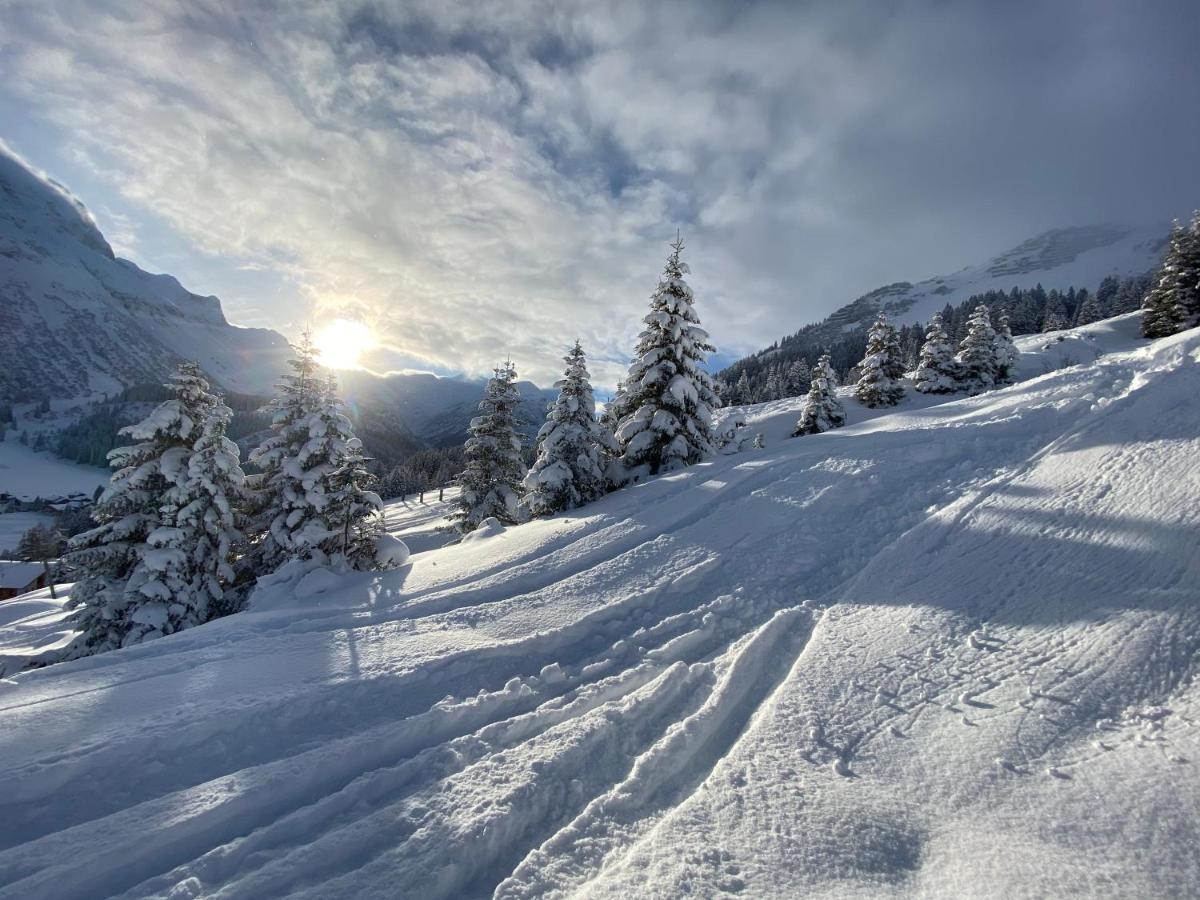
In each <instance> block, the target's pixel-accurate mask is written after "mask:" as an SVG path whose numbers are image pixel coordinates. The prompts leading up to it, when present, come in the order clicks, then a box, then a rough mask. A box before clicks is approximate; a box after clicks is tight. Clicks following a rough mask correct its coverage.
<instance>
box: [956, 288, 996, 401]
mask: <svg viewBox="0 0 1200 900" xmlns="http://www.w3.org/2000/svg"><path fill="white" fill-rule="evenodd" d="M955 359H956V361H957V362H958V365H959V369H960V376H959V377H960V379H961V382H962V385H963V386H964V387H965V388H966V389H967V390H968V391H969V392H970V393H972V394H977V393H979V392H980V391H984V390H987V389H988V388H990V387H992V386H993V385H994V384H995V383H996V330H995V329H994V328H992V321H991V314H990V313H989V311H988V308H987V304H984V303H980V304H979V305H978V306H976V307H975V311H974V312H973V313H971V317H970V318H969V319H968V320H967V336H966V337H964V338H963V340H962V343H961V344H960V345H959V348H958V355H957V356H956V357H955Z"/></svg>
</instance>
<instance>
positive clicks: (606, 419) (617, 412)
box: [600, 378, 627, 437]
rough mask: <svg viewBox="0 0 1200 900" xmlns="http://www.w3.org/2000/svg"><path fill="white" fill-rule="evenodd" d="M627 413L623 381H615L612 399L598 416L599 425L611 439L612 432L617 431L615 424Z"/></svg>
mask: <svg viewBox="0 0 1200 900" xmlns="http://www.w3.org/2000/svg"><path fill="white" fill-rule="evenodd" d="M626 412H627V410H626V408H625V379H623V378H622V379H620V380H618V381H617V388H616V390H615V391H613V395H612V399H611V400H609V401H608V403H606V404H605V405H604V412H602V413H601V414H600V424H601V425H602V426H604V429H605V430H606V431H607V432H608V434H609V436H610V437H611V436H612V434H613V432H615V431H616V430H617V423H619V422H620V421H621V418H622V417H623V416H624V415H625V413H626Z"/></svg>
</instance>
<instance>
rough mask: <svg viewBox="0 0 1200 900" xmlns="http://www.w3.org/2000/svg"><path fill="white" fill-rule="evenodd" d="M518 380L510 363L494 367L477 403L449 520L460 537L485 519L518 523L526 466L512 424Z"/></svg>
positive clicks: (516, 401) (515, 430) (518, 396)
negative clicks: (465, 461) (459, 490)
mask: <svg viewBox="0 0 1200 900" xmlns="http://www.w3.org/2000/svg"><path fill="white" fill-rule="evenodd" d="M516 378H517V370H516V368H515V367H514V366H513V364H512V363H511V362H505V363H504V365H502V366H500V367H499V368H497V369H495V375H494V376H493V377H492V378H491V379H490V380H489V381H488V384H487V388H486V389H485V391H484V395H483V399H482V400H481V401H480V402H479V411H480V413H482V415H478V416H476V417H475V418H473V419H472V420H471V425H470V427H469V428H468V432H469V434H470V437H468V438H467V442H466V445H465V447H464V449H465V452H466V457H467V465H466V469H465V470H464V471H463V472H461V473H460V474H459V476H458V483H459V484H460V485H461V486H462V492H461V494H460V495H459V500H458V509H457V510H456V511H455V512H454V513H452V514H451V516H450V518H451V520H452V521H453V522H454V527H455V528H456V529H457V530H458V531H459V532H461V533H462V534H466V533H467V532H469V531H474V530H475V529H476V528H477V527H478V526H479V523H480V522H482V521H483V520H484V519H487V518H495V519H498V520H499V521H501V522H503V523H505V524H507V525H513V524H516V523H517V522H518V521H520V501H521V493H522V489H523V488H522V480H523V479H524V478H525V463H524V462H523V461H522V459H521V438H520V436H518V434H517V429H516V421H515V415H516V409H517V404H518V403H519V402H520V399H521V395H520V392H519V391H518V390H517V384H516Z"/></svg>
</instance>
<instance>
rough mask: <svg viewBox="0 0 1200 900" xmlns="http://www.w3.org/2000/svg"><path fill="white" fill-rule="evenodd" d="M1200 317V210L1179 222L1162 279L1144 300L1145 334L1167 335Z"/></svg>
mask: <svg viewBox="0 0 1200 900" xmlns="http://www.w3.org/2000/svg"><path fill="white" fill-rule="evenodd" d="M1198 321H1200V212H1197V213H1196V214H1195V216H1194V217H1193V218H1192V222H1191V225H1190V226H1189V227H1187V228H1185V227H1183V226H1182V225H1180V224H1179V223H1178V222H1176V223H1175V227H1174V228H1173V229H1172V230H1171V243H1170V245H1169V247H1168V248H1167V254H1166V256H1165V257H1164V258H1163V263H1162V267H1161V268H1160V269H1159V270H1158V279H1157V281H1156V282H1155V284H1154V287H1152V288H1151V289H1150V292H1149V293H1148V294H1146V298H1145V300H1143V301H1142V334H1143V335H1144V336H1145V337H1148V338H1158V337H1166V336H1167V335H1171V334H1176V333H1178V332H1180V331H1183V330H1184V329H1186V328H1191V327H1192V326H1194V325H1196V324H1197V322H1198Z"/></svg>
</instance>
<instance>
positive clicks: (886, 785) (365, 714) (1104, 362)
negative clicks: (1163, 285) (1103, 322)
mask: <svg viewBox="0 0 1200 900" xmlns="http://www.w3.org/2000/svg"><path fill="white" fill-rule="evenodd" d="M1113 323H1115V324H1113ZM1120 323H1121V320H1112V323H1110V324H1109V325H1108V328H1109V331H1108V332H1105V334H1107V335H1108V336H1107V337H1103V338H1102V337H1100V336H1098V335H1099V334H1100V332H1095V331H1093V333H1094V334H1095V335H1097V336H1094V337H1093V338H1092V340H1094V341H1097V342H1099V341H1101V340H1104V341H1108V343H1107V344H1106V345H1105V349H1106V351H1107V352H1108V353H1109V355H1107V356H1104V357H1102V358H1101V359H1099V360H1098V361H1092V362H1087V363H1086V364H1081V365H1074V366H1071V367H1069V368H1064V369H1061V370H1058V371H1055V370H1053V368H1052V367H1048V368H1051V371H1049V373H1048V374H1045V375H1040V374H1039V375H1037V377H1034V378H1032V379H1031V380H1029V381H1027V382H1025V383H1022V384H1018V385H1015V386H1013V387H1010V388H1007V389H1004V390H1001V391H996V392H991V393H987V394H983V395H980V396H978V397H974V398H961V399H957V400H953V401H952V402H949V403H943V404H940V405H934V404H935V403H936V402H937V401H930V398H924V397H913V395H911V394H910V399H909V400H908V401H906V402H905V404H904V405H902V406H901V407H899V408H897V409H896V410H894V411H891V412H890V413H889V414H887V415H880V414H879V411H874V412H869V413H868V412H865V411H862V410H861V408H860V407H857V405H856V404H854V403H852V402H850V403H847V404H846V405H847V410H848V412H851V414H852V418H851V421H850V424H849V425H848V426H847V427H846V428H844V429H839V430H837V431H833V432H828V433H826V434H822V435H817V436H811V437H805V438H799V439H795V440H784V439H782V434H785V433H787V431H789V430H790V428H791V426H792V425H794V422H795V417H796V413H797V409H796V406H795V403H793V402H792V401H779V402H778V403H775V404H764V405H763V406H762V407H750V408H748V409H747V410H745V411H744V412H745V413H746V417H747V419H748V420H750V422H751V423H752V424H751V428H752V429H753V430H755V431H763V432H764V434H766V436H767V446H766V448H765V449H762V450H748V451H746V452H744V453H741V454H737V455H734V456H729V457H718V458H716V459H715V460H713V461H712V462H709V463H705V464H702V465H699V466H694V467H692V468H690V469H687V470H685V471H683V472H680V473H676V474H674V475H671V476H667V477H663V478H658V479H653V480H650V481H647V482H644V483H641V484H638V485H635V486H633V487H632V488H629V489H627V490H624V491H621V492H618V493H615V494H612V495H609V496H608V497H606V498H604V499H603V500H601V501H599V502H597V503H596V504H594V505H592V506H589V507H587V508H586V509H584V510H579V511H576V512H575V513H569V514H566V515H564V516H559V517H555V518H552V519H548V520H543V521H536V522H533V523H530V524H527V525H522V526H519V527H515V528H508V529H504V530H501V531H498V532H496V533H494V534H491V535H489V536H487V537H485V538H482V539H480V540H477V541H474V542H471V543H468V544H462V545H457V546H450V547H444V546H438V545H437V542H436V541H434V540H431V541H430V542H429V543H428V544H421V542H420V541H413V542H412V544H411V545H412V546H413V549H414V551H417V552H414V554H413V556H412V558H411V561H410V565H408V566H406V567H405V568H403V569H400V570H397V571H394V572H385V573H356V574H352V575H348V576H346V577H345V578H344V579H343V580H342V581H341V583H340V584H337V585H329V586H326V588H325V589H323V590H322V591H320V592H318V593H314V594H313V595H311V596H308V597H303V598H301V597H296V596H295V593H294V590H293V586H292V585H290V584H287V583H276V584H273V585H269V586H266V587H264V588H263V589H262V590H261V592H260V594H259V595H256V598H255V601H254V606H253V608H252V610H251V611H250V612H247V613H243V614H239V615H237V616H233V617H229V618H227V619H223V620H219V621H216V622H213V623H210V624H207V625H204V626H202V627H199V628H194V629H190V630H188V631H185V632H182V633H180V634H178V635H174V636H172V637H170V638H169V639H164V640H162V641H157V642H151V643H149V644H145V645H141V646H138V647H133V648H129V649H127V650H122V651H119V652H116V653H110V654H105V655H102V656H97V657H93V658H90V659H85V660H79V661H76V662H73V663H70V664H65V665H60V666H54V667H51V668H47V669H42V670H33V671H30V672H26V673H22V674H20V675H17V676H16V677H15V678H13V677H10V679H9V681H8V682H6V683H5V684H4V685H3V686H2V687H0V896H9V895H11V896H21V897H41V896H54V897H72V896H79V897H83V896H88V897H91V896H98V895H124V896H131V897H149V896H175V897H181V896H209V895H219V896H223V897H238V896H245V897H251V896H253V897H263V896H282V895H288V896H314V897H316V896H322V897H324V896H350V895H353V896H366V897H370V896H381V897H382V896H388V897H394V896H397V895H414V896H418V895H419V896H426V895H428V896H431V897H475V896H490V895H496V896H504V897H528V896H556V895H566V894H586V895H588V896H597V897H602V896H614V895H624V896H639V897H657V896H661V897H668V896H678V895H681V894H686V893H691V894H693V895H697V896H715V895H718V894H722V893H738V892H740V893H745V894H747V895H751V896H766V895H779V894H788V893H791V894H802V893H811V894H814V895H816V896H837V897H845V896H863V897H878V896H929V895H935V896H982V897H990V896H1013V895H1017V896H1028V895H1031V894H1038V893H1045V894H1050V895H1054V896H1069V895H1081V896H1184V895H1187V894H1189V893H1194V889H1195V888H1196V886H1197V885H1198V884H1200V871H1198V870H1197V867H1198V863H1197V860H1196V858H1195V854H1194V847H1195V846H1196V842H1197V840H1198V839H1200V834H1198V824H1197V823H1198V822H1200V796H1198V791H1200V788H1198V784H1200V779H1197V778H1196V776H1195V771H1194V769H1195V766H1196V765H1197V761H1198V760H1200V730H1198V729H1197V726H1196V723H1197V721H1200V703H1198V701H1197V694H1196V691H1195V688H1194V686H1193V680H1192V679H1193V676H1194V674H1195V669H1196V662H1197V651H1198V650H1200V610H1198V608H1197V604H1196V600H1195V598H1196V597H1197V596H1200V560H1198V559H1197V556H1196V550H1195V547H1196V545H1195V540H1194V535H1195V533H1196V528H1195V526H1196V524H1197V523H1196V521H1195V515H1196V513H1195V510H1196V504H1195V498H1196V496H1198V495H1200V484H1197V481H1196V479H1197V476H1196V474H1195V466H1194V460H1195V459H1196V457H1197V451H1198V450H1200V438H1198V437H1197V434H1198V433H1200V429H1198V428H1197V427H1196V424H1197V423H1196V420H1195V416H1194V415H1189V414H1188V410H1189V409H1190V410H1193V412H1194V402H1195V397H1196V396H1200V368H1198V367H1197V365H1198V364H1200V334H1197V332H1195V331H1193V332H1190V333H1186V334H1184V335H1179V336H1177V337H1175V338H1169V339H1164V340H1162V341H1158V342H1156V343H1155V344H1153V345H1149V346H1138V344H1139V342H1136V341H1133V340H1132V339H1130V338H1127V337H1123V336H1122V335H1121V334H1119V333H1117V329H1119V328H1120V327H1122V326H1121V324H1120ZM1088 328H1090V329H1093V330H1095V329H1096V328H1097V326H1088ZM1078 331H1082V329H1080V330H1078ZM1072 340H1079V341H1084V340H1087V339H1086V338H1085V337H1079V338H1072ZM1056 343H1061V342H1056ZM1130 347H1132V348H1134V349H1128V348H1130ZM1023 349H1024V348H1023ZM1122 350H1125V351H1126V352H1119V351H1122ZM1038 352H1043V351H1037V350H1036V349H1035V350H1034V351H1032V352H1027V354H1026V356H1023V358H1022V363H1021V370H1020V374H1021V375H1023V376H1029V375H1031V374H1035V373H1036V372H1037V371H1038V370H1037V369H1034V370H1033V371H1030V370H1029V369H1028V368H1027V366H1026V363H1027V362H1029V363H1036V361H1037V359H1038V357H1037V355H1036V353H1038ZM1044 352H1049V351H1044ZM1189 404H1190V405H1189ZM755 423H756V424H755ZM417 506H419V505H417V504H413V505H412V508H413V510H414V511H413V512H412V513H411V514H409V513H404V512H401V511H400V510H399V509H398V508H397V507H392V508H391V509H390V510H389V522H390V527H391V528H393V529H394V530H395V532H396V533H398V534H400V535H401V536H403V537H404V539H405V540H406V541H410V537H409V535H410V534H413V535H415V534H419V533H423V532H424V533H427V529H428V528H429V524H430V515H431V512H430V509H429V508H428V507H427V508H425V509H421V510H418V509H417ZM419 547H424V549H419ZM0 637H2V635H0ZM131 761H132V762H131Z"/></svg>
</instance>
